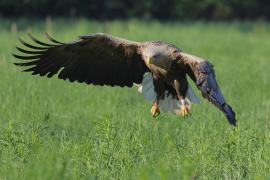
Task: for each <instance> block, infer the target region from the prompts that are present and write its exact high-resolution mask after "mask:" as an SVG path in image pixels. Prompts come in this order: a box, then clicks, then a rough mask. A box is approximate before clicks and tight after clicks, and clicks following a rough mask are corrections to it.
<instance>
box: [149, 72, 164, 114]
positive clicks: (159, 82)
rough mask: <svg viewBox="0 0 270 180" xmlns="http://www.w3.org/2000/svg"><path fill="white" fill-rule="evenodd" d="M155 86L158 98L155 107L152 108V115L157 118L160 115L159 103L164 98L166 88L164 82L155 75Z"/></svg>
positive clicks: (154, 103)
mask: <svg viewBox="0 0 270 180" xmlns="http://www.w3.org/2000/svg"><path fill="white" fill-rule="evenodd" d="M153 84H154V90H155V92H156V97H155V100H154V102H153V106H152V108H151V113H152V115H153V117H157V116H158V115H159V114H160V110H159V108H158V104H159V101H160V100H161V99H163V98H164V95H165V87H164V82H163V81H162V80H160V79H158V78H157V77H156V76H155V75H154V74H153Z"/></svg>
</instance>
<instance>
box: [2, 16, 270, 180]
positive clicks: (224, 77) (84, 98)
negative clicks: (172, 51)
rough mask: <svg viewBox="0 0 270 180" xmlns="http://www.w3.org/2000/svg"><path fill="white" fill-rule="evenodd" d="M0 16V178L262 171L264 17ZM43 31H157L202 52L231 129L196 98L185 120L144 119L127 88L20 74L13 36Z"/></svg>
mask: <svg viewBox="0 0 270 180" xmlns="http://www.w3.org/2000/svg"><path fill="white" fill-rule="evenodd" d="M0 22H1V23H0V102H1V103H0V179H27V180H28V179H192V178H194V179H196V178H199V179H269V178H270V119H269V110H270V74H269V73H270V24H267V23H264V22H233V23H202V22H194V23H182V24H181V23H159V22H139V21H136V20H132V21H125V22H120V21H113V22H106V23H99V22H91V21H87V20H84V19H80V20H78V21H77V20H61V19H59V20H56V21H52V22H50V21H47V23H46V22H45V21H44V22H42V21H40V22H37V21H29V20H23V19H21V20H18V21H12V20H5V19H0ZM14 22H17V25H15V24H14ZM12 24H13V25H12ZM11 27H12V28H11ZM11 29H12V30H11ZM17 31H18V32H17ZM44 31H49V32H51V33H52V35H53V36H54V37H55V38H56V39H59V40H60V41H69V40H73V39H75V38H76V37H77V36H78V35H83V34H88V33H94V32H98V31H103V32H107V33H112V34H114V35H116V36H121V37H124V38H128V39H132V40H136V41H145V40H157V39H159V40H163V41H167V42H170V43H174V44H175V45H177V46H178V47H180V48H181V49H182V50H184V51H186V52H189V53H193V54H195V55H199V56H200V57H203V58H205V59H209V60H210V61H211V62H212V63H213V64H214V65H215V70H216V74H217V79H218V82H219V84H220V87H221V89H222V91H223V94H224V96H225V98H226V100H227V101H228V102H229V103H230V104H231V105H232V107H233V108H234V110H235V112H236V114H237V119H238V128H236V129H234V128H232V127H231V126H230V125H229V124H228V122H227V121H226V119H225V117H224V116H223V114H222V113H221V112H219V111H218V110H217V109H216V108H215V107H214V106H212V105H211V104H209V103H208V102H207V101H205V100H202V102H201V104H200V105H194V106H193V108H192V113H193V115H192V116H191V117H190V118H188V119H184V118H181V117H177V116H174V115H172V114H164V113H163V114H161V115H160V116H159V117H158V118H156V119H154V118H152V117H151V114H150V107H151V104H150V103H149V102H146V101H145V100H144V98H143V96H142V95H141V94H139V93H138V92H137V90H136V88H135V87H134V88H132V89H128V88H123V89H122V88H110V87H94V86H87V85H85V84H79V83H73V84H72V83H68V82H65V81H61V80H58V79H56V78H54V79H46V78H40V77H35V76H31V75H29V74H26V73H21V72H20V68H18V67H15V66H14V65H13V64H12V62H14V58H12V56H11V52H13V51H15V50H14V49H15V46H16V45H18V44H19V43H18V41H17V37H18V35H19V36H21V37H22V38H23V39H25V40H26V39H27V37H26V35H25V32H32V33H33V34H34V35H36V36H37V37H40V38H43V39H45V38H44V37H43V32H44ZM197 94H198V91H197Z"/></svg>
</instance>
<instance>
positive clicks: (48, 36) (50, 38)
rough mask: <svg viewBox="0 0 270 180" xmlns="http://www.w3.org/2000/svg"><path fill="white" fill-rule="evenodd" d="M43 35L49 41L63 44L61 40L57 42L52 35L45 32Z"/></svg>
mask: <svg viewBox="0 0 270 180" xmlns="http://www.w3.org/2000/svg"><path fill="white" fill-rule="evenodd" d="M45 36H46V37H47V38H48V39H49V40H50V41H51V42H54V43H57V44H61V45H64V44H65V43H62V42H59V41H57V40H55V39H54V38H53V37H52V36H50V35H49V33H47V32H45Z"/></svg>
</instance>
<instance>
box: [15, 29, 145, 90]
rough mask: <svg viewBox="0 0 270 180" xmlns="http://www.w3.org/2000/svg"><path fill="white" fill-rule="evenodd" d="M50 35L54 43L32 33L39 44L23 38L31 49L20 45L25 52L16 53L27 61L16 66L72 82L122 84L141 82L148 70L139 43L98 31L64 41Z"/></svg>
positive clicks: (33, 72) (25, 44) (129, 84)
mask: <svg viewBox="0 0 270 180" xmlns="http://www.w3.org/2000/svg"><path fill="white" fill-rule="evenodd" d="M46 35H47V37H48V39H49V40H50V41H51V42H52V44H48V43H44V42H41V41H39V40H37V39H35V38H34V37H33V36H32V35H30V34H29V37H30V38H31V39H32V41H34V42H35V43H36V44H37V45H38V46H35V45H31V44H28V43H26V42H24V41H22V40H21V39H20V41H21V43H22V44H23V45H24V46H25V47H27V49H25V48H24V49H22V48H19V47H17V49H18V50H19V51H20V52H22V53H24V55H17V54H13V55H14V57H16V58H17V59H19V60H23V61H21V62H18V63H15V65H18V66H27V67H28V66H31V67H29V68H28V69H26V70H24V71H27V72H28V71H30V72H32V74H33V75H35V74H39V75H40V76H47V77H52V76H54V75H58V78H60V79H64V80H66V79H68V80H70V81H71V82H74V81H78V82H85V83H87V84H95V85H110V86H115V85H117V86H121V87H123V86H128V87H131V86H132V85H133V83H138V84H139V83H141V82H142V79H143V75H144V73H145V72H146V71H147V70H148V69H147V67H146V65H145V63H144V61H143V60H142V58H141V55H140V53H139V51H138V46H139V43H137V42H133V41H128V40H124V39H120V38H116V37H112V36H110V35H106V34H102V33H98V34H93V35H89V36H81V37H80V39H79V40H77V41H75V42H71V43H61V42H59V41H56V40H55V39H53V38H52V37H50V36H49V35H48V34H46ZM28 49H29V50H28Z"/></svg>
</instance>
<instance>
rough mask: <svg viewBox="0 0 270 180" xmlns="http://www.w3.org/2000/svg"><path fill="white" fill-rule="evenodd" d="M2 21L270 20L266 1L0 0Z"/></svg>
mask: <svg viewBox="0 0 270 180" xmlns="http://www.w3.org/2000/svg"><path fill="white" fill-rule="evenodd" d="M0 16H2V17H36V18H43V17H46V16H57V17H58V16H60V17H63V16H65V17H67V16H71V17H88V18H92V19H116V18H118V19H126V18H149V19H160V20H178V19H181V20H183V19H210V20H220V19H270V1H269V0H107V1H105V0H0Z"/></svg>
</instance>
